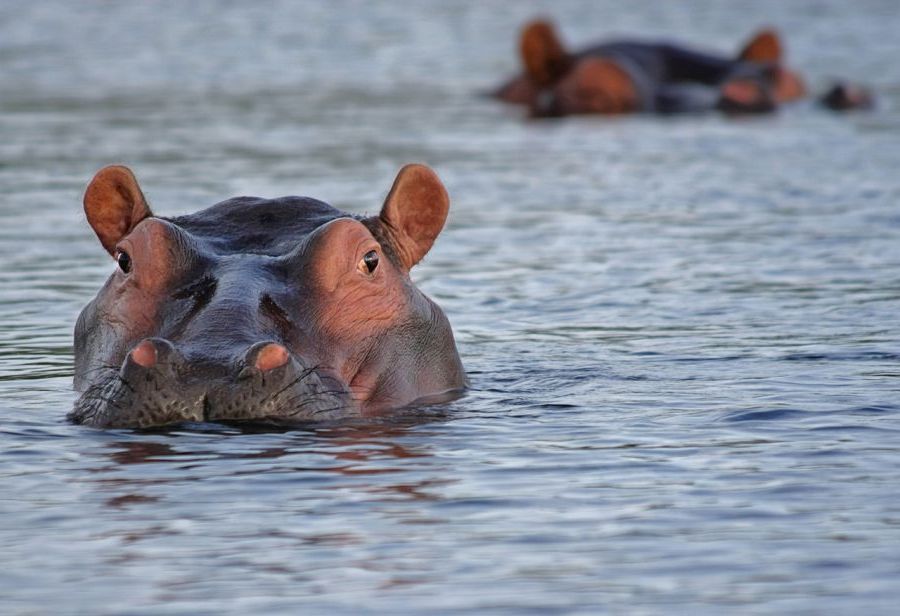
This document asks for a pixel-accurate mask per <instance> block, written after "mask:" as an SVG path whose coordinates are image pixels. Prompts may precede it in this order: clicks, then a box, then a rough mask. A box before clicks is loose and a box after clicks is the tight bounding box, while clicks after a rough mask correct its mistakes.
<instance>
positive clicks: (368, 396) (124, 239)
mask: <svg viewBox="0 0 900 616" xmlns="http://www.w3.org/2000/svg"><path fill="white" fill-rule="evenodd" d="M448 208H449V199H448V196H447V192H446V190H445V189H444V187H443V185H442V184H441V182H440V180H439V179H438V177H437V175H435V173H434V172H433V171H431V170H430V169H429V168H428V167H425V166H422V165H408V166H406V167H404V168H403V169H401V170H400V172H399V174H398V175H397V178H396V180H395V181H394V184H393V187H392V188H391V191H390V193H389V194H388V196H387V199H386V201H385V203H384V205H383V207H382V209H381V212H380V214H379V215H377V216H371V217H357V216H352V215H350V214H347V213H344V212H341V211H339V210H337V209H335V208H333V207H331V206H330V205H328V204H326V203H323V202H321V201H318V200H316V199H311V198H308V197H281V198H277V199H261V198H256V197H235V198H232V199H228V200H227V201H223V202H221V203H219V204H217V205H214V206H212V207H210V208H208V209H205V210H202V211H200V212H197V213H195V214H190V215H186V216H179V217H176V218H168V219H167V218H160V217H156V216H154V215H153V213H152V212H151V211H150V208H149V206H148V205H147V201H146V200H145V199H144V196H143V194H142V192H141V189H140V188H139V186H138V183H137V181H136V180H135V177H134V175H133V174H132V173H131V171H130V170H129V169H127V168H126V167H121V166H111V167H106V168H104V169H102V170H100V171H99V172H98V173H97V175H96V176H95V177H94V179H93V181H91V183H90V185H89V186H88V188H87V191H86V193H85V197H84V209H85V213H86V215H87V219H88V222H89V223H90V225H91V227H92V228H93V229H94V231H95V232H96V234H97V237H98V238H99V240H100V243H101V244H102V245H103V248H104V249H106V251H107V252H108V253H109V254H110V255H111V256H112V257H113V258H114V259H115V261H116V264H117V267H116V271H115V272H113V274H112V275H111V276H110V277H109V279H108V280H107V282H106V284H105V285H104V286H103V288H102V289H101V290H100V292H99V293H98V295H97V297H96V298H95V299H94V300H93V301H91V302H90V303H89V304H88V305H87V306H86V307H85V308H84V310H83V311H82V313H81V315H80V317H79V318H78V323H77V325H76V328H75V387H76V389H77V390H78V391H80V392H82V393H81V397H80V398H79V399H78V401H77V402H76V404H75V408H74V410H73V411H72V412H71V413H70V414H69V418H70V419H71V420H72V421H74V422H76V423H81V424H88V425H92V426H99V427H149V426H159V425H163V424H168V423H173V422H183V421H232V420H238V421H240V420H245V421H246V420H251V421H276V422H295V421H305V420H314V419H335V418H343V417H348V416H351V417H352V416H360V415H369V414H374V413H378V412H380V411H383V410H386V409H392V408H397V407H402V406H407V405H410V404H413V403H417V404H418V403H427V402H436V401H442V400H446V399H449V398H452V397H454V396H455V395H458V394H459V392H460V391H461V390H462V389H463V388H464V387H465V385H466V377H465V372H464V371H463V366H462V363H461V362H460V359H459V355H458V354H457V350H456V345H455V342H454V339H453V333H452V331H451V329H450V324H449V322H448V321H447V318H446V316H445V315H444V313H443V312H442V311H441V309H440V308H439V307H438V306H437V305H436V304H435V303H434V302H433V301H431V300H430V299H429V298H427V297H426V296H425V295H424V294H423V293H422V292H421V291H420V290H419V289H418V288H417V287H416V286H415V285H414V284H413V282H412V281H411V280H410V276H409V272H410V269H411V268H412V267H413V266H415V265H416V264H417V263H418V262H419V261H420V260H421V259H422V257H424V256H425V254H426V253H427V252H428V251H429V249H430V248H431V246H432V244H433V243H434V241H435V239H436V238H437V236H438V234H439V233H440V231H441V229H442V228H443V226H444V221H445V220H446V217H447V212H448Z"/></svg>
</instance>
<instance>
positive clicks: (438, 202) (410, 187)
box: [377, 165, 450, 270]
mask: <svg viewBox="0 0 900 616" xmlns="http://www.w3.org/2000/svg"><path fill="white" fill-rule="evenodd" d="M449 209H450V197H449V196H448V195H447V190H446V189H445V188H444V185H443V184H442V183H441V180H440V179H438V176H437V174H436V173H435V172H434V171H432V170H431V169H429V168H428V167H426V166H425V165H406V166H405V167H403V168H402V169H400V172H399V173H398V174H397V179H395V180H394V185H393V186H392V187H391V192H390V193H388V196H387V199H385V201H384V206H382V208H381V214H379V215H378V219H377V221H378V222H379V223H380V226H381V228H382V229H383V230H384V231H385V232H386V235H387V236H388V239H389V241H390V243H391V248H393V250H394V253H395V254H396V255H397V257H398V258H399V259H400V261H401V262H402V264H403V265H404V267H406V269H407V270H408V269H411V268H412V266H414V265H415V264H416V263H418V262H419V261H421V260H422V257H424V256H425V255H426V254H427V253H428V251H429V250H430V249H431V245H432V244H434V240H435V239H436V238H437V236H438V234H439V233H440V232H441V229H443V228H444V222H445V221H446V220H447V212H448V211H449Z"/></svg>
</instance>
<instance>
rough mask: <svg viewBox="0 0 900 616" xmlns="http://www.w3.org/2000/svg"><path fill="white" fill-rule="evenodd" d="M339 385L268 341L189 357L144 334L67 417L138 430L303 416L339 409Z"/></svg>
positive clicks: (344, 396) (345, 399) (343, 403)
mask: <svg viewBox="0 0 900 616" xmlns="http://www.w3.org/2000/svg"><path fill="white" fill-rule="evenodd" d="M349 402H350V397H349V392H348V391H347V390H346V388H345V387H344V386H343V385H342V384H341V382H340V381H339V380H338V379H337V378H335V377H332V376H330V375H328V374H327V372H326V371H324V370H322V369H321V368H319V367H317V366H308V365H306V363H305V362H303V361H302V360H301V359H300V358H298V357H297V356H296V355H294V354H292V353H290V352H289V351H288V350H287V348H286V347H285V346H284V345H282V344H279V343H277V342H273V341H262V342H258V343H256V344H253V345H251V346H250V347H249V348H248V349H246V351H244V352H243V353H241V354H238V355H237V356H235V357H234V358H233V359H230V360H225V361H221V360H220V361H214V360H209V359H204V358H196V357H192V358H190V359H188V356H186V354H184V353H182V352H181V351H179V349H178V348H176V346H175V345H174V344H173V343H172V342H170V341H168V340H166V339H163V338H147V339H144V340H142V341H141V342H139V343H138V344H136V345H135V346H134V347H133V348H132V349H131V351H129V352H128V353H127V355H126V356H125V360H124V361H123V362H122V366H121V367H120V368H119V369H118V370H114V369H110V371H109V373H108V375H107V378H105V379H104V380H102V381H100V382H98V383H96V384H95V385H94V386H93V387H92V388H91V389H90V390H88V391H87V392H85V394H84V395H83V396H82V397H81V399H79V401H78V403H77V404H76V406H75V409H74V410H73V412H72V413H71V415H70V419H72V420H73V421H75V422H76V423H84V424H90V425H95V426H101V427H129V428H142V427H148V426H157V425H164V424H169V423H178V422H185V421H198V422H200V421H228V420H236V421H247V420H251V421H252V420H259V421H263V420H271V419H274V418H278V419H279V420H290V421H303V420H307V419H327V418H329V417H330V416H332V415H338V414H341V413H342V411H344V410H345V409H346V408H347V406H348V404H349Z"/></svg>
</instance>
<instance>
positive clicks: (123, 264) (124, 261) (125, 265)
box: [116, 250, 131, 274]
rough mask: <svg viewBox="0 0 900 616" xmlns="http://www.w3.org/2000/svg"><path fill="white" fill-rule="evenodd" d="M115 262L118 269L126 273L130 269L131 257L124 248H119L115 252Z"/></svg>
mask: <svg viewBox="0 0 900 616" xmlns="http://www.w3.org/2000/svg"><path fill="white" fill-rule="evenodd" d="M116 263H118V264H119V269H121V270H122V271H123V272H124V273H126V274H127V273H128V272H130V271H131V257H130V256H129V255H128V253H127V252H125V251H124V250H120V251H119V252H117V253H116Z"/></svg>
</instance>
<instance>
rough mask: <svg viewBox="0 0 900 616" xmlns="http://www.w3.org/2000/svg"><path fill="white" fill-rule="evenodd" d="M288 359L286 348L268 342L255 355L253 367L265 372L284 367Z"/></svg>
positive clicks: (288, 354)
mask: <svg viewBox="0 0 900 616" xmlns="http://www.w3.org/2000/svg"><path fill="white" fill-rule="evenodd" d="M290 357H291V356H290V353H288V350H287V349H286V348H284V347H283V346H282V345H280V344H278V343H276V342H270V343H268V344H266V345H265V346H264V347H262V348H261V349H259V351H258V352H257V353H256V361H255V362H254V365H255V366H256V368H257V369H258V370H259V371H261V372H267V371H268V370H273V369H275V368H280V367H281V366H283V365H285V364H286V363H288V360H289V359H290Z"/></svg>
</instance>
